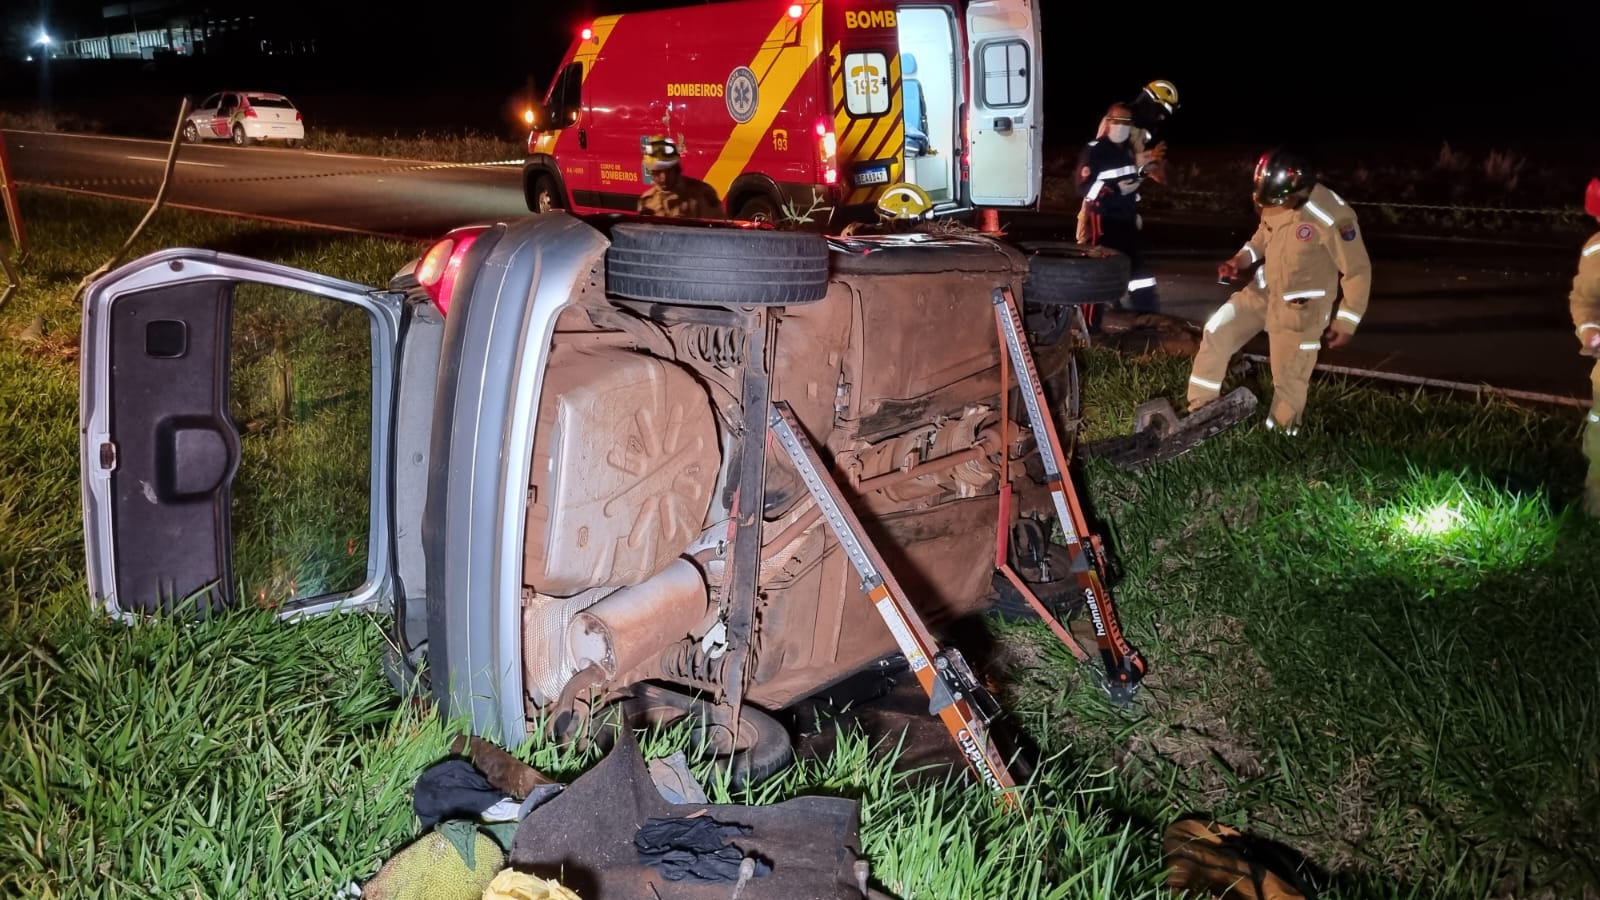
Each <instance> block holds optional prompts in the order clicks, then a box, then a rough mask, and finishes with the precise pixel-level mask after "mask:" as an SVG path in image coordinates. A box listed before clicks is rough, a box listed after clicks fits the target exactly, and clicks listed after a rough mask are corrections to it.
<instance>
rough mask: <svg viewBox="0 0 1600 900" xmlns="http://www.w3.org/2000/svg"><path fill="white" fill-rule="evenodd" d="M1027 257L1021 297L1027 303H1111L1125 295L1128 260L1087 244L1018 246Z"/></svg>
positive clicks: (1044, 242) (1126, 290)
mask: <svg viewBox="0 0 1600 900" xmlns="http://www.w3.org/2000/svg"><path fill="white" fill-rule="evenodd" d="M1018 246H1019V247H1020V248H1021V249H1022V252H1023V253H1025V254H1027V257H1028V278H1027V280H1026V281H1025V282H1023V285H1022V297H1023V299H1024V300H1025V301H1027V302H1029V303H1041V304H1085V303H1115V302H1116V301H1118V300H1120V299H1122V298H1123V297H1124V296H1126V295H1127V293H1128V278H1129V274H1130V272H1131V267H1130V263H1129V260H1128V257H1127V256H1126V255H1124V254H1122V253H1118V252H1117V251H1115V250H1111V249H1108V248H1105V247H1096V246H1092V245H1089V244H1072V243H1066V242H1062V241H1035V242H1023V243H1021V244H1018Z"/></svg>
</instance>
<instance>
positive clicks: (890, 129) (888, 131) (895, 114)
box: [839, 55, 906, 204]
mask: <svg viewBox="0 0 1600 900" xmlns="http://www.w3.org/2000/svg"><path fill="white" fill-rule="evenodd" d="M888 83H889V84H890V85H892V86H894V87H895V88H896V90H895V91H894V92H892V93H891V94H890V95H889V98H890V99H889V111H888V112H885V113H884V114H883V115H881V116H879V117H878V118H877V119H876V120H874V121H873V123H872V127H871V128H869V129H868V130H867V131H866V132H865V133H864V134H862V135H861V137H860V138H858V139H856V140H852V141H851V144H852V145H853V146H852V147H851V148H850V151H849V153H848V154H847V153H845V151H844V150H843V149H842V148H841V149H840V152H839V160H840V162H841V163H842V162H843V161H844V160H846V159H851V160H860V161H862V162H866V161H868V160H869V159H872V158H873V156H871V154H878V153H883V154H893V156H894V162H893V163H891V164H890V166H889V182H888V184H874V185H869V186H867V187H864V188H856V189H855V190H853V191H851V192H850V195H849V196H848V197H847V198H845V202H846V203H850V204H856V203H871V202H874V201H876V200H877V198H878V196H879V195H880V194H882V193H883V192H884V191H886V190H888V189H889V188H890V187H893V186H894V185H895V184H897V183H899V182H900V181H901V180H902V179H903V178H904V176H905V165H904V158H905V143H906V120H905V115H904V112H903V111H904V109H905V106H904V104H903V103H902V99H903V96H904V91H903V90H902V89H900V85H901V82H900V57H899V55H896V56H895V57H894V58H893V59H891V60H889V82H888ZM841 168H843V167H842V166H841ZM840 175H841V177H843V172H841V173H840Z"/></svg>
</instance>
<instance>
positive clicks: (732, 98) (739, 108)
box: [722, 66, 759, 125]
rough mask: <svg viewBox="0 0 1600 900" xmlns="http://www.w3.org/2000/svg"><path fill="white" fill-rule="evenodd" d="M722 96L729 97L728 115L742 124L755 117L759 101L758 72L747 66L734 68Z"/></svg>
mask: <svg viewBox="0 0 1600 900" xmlns="http://www.w3.org/2000/svg"><path fill="white" fill-rule="evenodd" d="M722 96H723V97H725V98H726V99H727V104H728V115H730V116H732V117H733V120H734V121H735V122H738V123H739V124H740V125H743V124H744V123H746V122H748V121H750V120H751V119H753V118H755V114H756V106H757V105H758V103H759V100H758V94H757V85H756V73H754V72H752V71H750V69H749V68H747V67H745V66H740V67H739V68H737V69H734V70H733V72H732V73H731V74H729V75H728V83H727V84H726V85H724V89H723V93H722Z"/></svg>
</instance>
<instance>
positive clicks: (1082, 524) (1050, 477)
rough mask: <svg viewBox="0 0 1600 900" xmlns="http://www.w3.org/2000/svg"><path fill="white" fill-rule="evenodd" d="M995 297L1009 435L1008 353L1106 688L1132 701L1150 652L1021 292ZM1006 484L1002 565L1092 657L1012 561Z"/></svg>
mask: <svg viewBox="0 0 1600 900" xmlns="http://www.w3.org/2000/svg"><path fill="white" fill-rule="evenodd" d="M992 296H993V299H994V315H995V325H996V327H997V328H998V329H999V332H1000V342H1001V343H1002V344H1004V345H1005V352H1004V353H1003V354H1002V355H1001V363H1000V398H1001V415H1000V427H1001V429H1002V434H1003V433H1004V430H1005V429H1007V428H1009V427H1010V414H1009V410H1007V409H1006V397H1007V395H1008V394H1009V393H1010V378H1009V376H1008V375H1007V373H1006V359H1007V357H1009V359H1010V362H1011V368H1013V369H1015V370H1016V373H1017V384H1018V387H1019V388H1020V393H1021V394H1022V404H1023V406H1024V407H1025V408H1026V409H1027V411H1028V422H1029V424H1030V425H1031V427H1032V429H1033V439H1034V442H1035V443H1036V444H1037V445H1038V448H1039V461H1040V462H1041V463H1042V464H1043V466H1044V475H1045V483H1046V486H1047V487H1048V488H1049V489H1050V499H1051V500H1052V501H1053V502H1054V504H1055V509H1056V516H1057V517H1058V519H1059V520H1060V523H1061V532H1062V535H1063V536H1064V538H1065V539H1066V542H1067V550H1068V552H1069V555H1070V558H1071V561H1072V562H1071V568H1070V574H1071V576H1072V577H1073V578H1074V579H1075V580H1076V581H1077V584H1078V590H1079V592H1081V593H1082V595H1083V599H1084V603H1085V605H1086V606H1087V607H1088V609H1089V616H1090V618H1092V619H1093V621H1094V632H1095V642H1096V644H1097V645H1098V646H1099V648H1100V659H1101V661H1102V662H1103V663H1104V664H1105V679H1106V680H1105V688H1106V691H1107V693H1109V694H1110V695H1111V698H1112V700H1114V701H1116V702H1117V703H1120V704H1126V703H1128V702H1130V701H1131V700H1132V699H1133V696H1134V693H1135V692H1136V691H1137V690H1138V689H1139V683H1140V681H1141V680H1142V679H1143V678H1144V674H1145V661H1144V657H1143V656H1141V655H1140V654H1139V651H1138V650H1135V649H1134V648H1133V646H1132V645H1130V644H1129V643H1128V641H1127V639H1126V638H1125V637H1123V635H1122V625H1121V622H1120V621H1119V620H1118V617H1117V610H1116V605H1115V603H1114V602H1113V601H1112V599H1111V591H1110V590H1109V589H1107V588H1106V585H1105V583H1106V580H1107V578H1106V569H1105V548H1104V546H1103V545H1102V544H1101V541H1100V537H1099V535H1096V534H1093V533H1092V532H1091V531H1090V530H1089V524H1088V519H1087V517H1086V516H1085V515H1084V513H1083V505H1082V503H1081V502H1079V499H1078V492H1077V489H1076V488H1075V487H1074V486H1073V484H1072V480H1071V477H1070V475H1069V473H1068V471H1067V463H1066V456H1065V454H1064V452H1063V450H1062V446H1061V439H1060V432H1058V431H1057V430H1056V426H1055V419H1054V416H1052V415H1051V412H1050V405H1049V404H1048V403H1047V402H1046V401H1045V397H1044V392H1043V390H1042V389H1041V387H1040V383H1039V371H1038V369H1037V368H1036V367H1035V366H1034V362H1033V351H1032V349H1031V348H1030V347H1029V346H1028V339H1027V336H1026V335H1025V334H1024V333H1023V330H1022V315H1021V314H1020V313H1019V312H1018V309H1017V301H1016V298H1015V297H1013V296H1012V294H1011V289H1010V288H1005V287H1001V288H995V290H994V293H993V295H992ZM1001 446H1002V447H1006V448H1007V449H1006V450H1005V451H1004V454H1003V456H1004V458H1005V459H1006V462H1007V466H1009V454H1010V450H1009V440H1008V439H1006V438H1005V437H1002V440H1001ZM1000 484H1001V486H1000V492H1001V495H1000V509H1001V516H1002V519H1001V522H1000V529H999V532H998V538H997V540H998V542H999V546H998V547H997V549H996V553H995V563H996V566H997V567H998V568H999V569H1000V572H1001V574H1002V575H1004V576H1005V577H1006V579H1007V580H1008V581H1010V582H1011V584H1012V585H1013V586H1014V587H1016V588H1017V590H1018V591H1019V592H1020V593H1021V594H1022V596H1023V597H1024V598H1025V599H1027V601H1028V602H1029V604H1030V605H1031V606H1032V607H1033V608H1034V610H1035V611H1036V612H1038V613H1039V615H1040V617H1041V618H1043V619H1044V620H1045V621H1046V622H1047V623H1050V625H1051V628H1052V630H1053V631H1055V633H1056V635H1057V636H1058V637H1060V638H1061V639H1062V640H1063V641H1064V642H1065V643H1066V644H1067V646H1068V647H1070V648H1071V649H1072V650H1073V653H1074V655H1075V656H1077V657H1078V658H1079V659H1080V660H1083V659H1086V656H1087V655H1086V654H1084V653H1083V650H1082V649H1081V648H1080V647H1078V645H1077V642H1076V641H1074V640H1073V639H1072V637H1071V635H1069V634H1068V633H1067V632H1066V631H1065V629H1063V628H1062V627H1061V625H1060V623H1059V622H1057V621H1056V619H1055V617H1054V616H1053V615H1052V614H1050V612H1049V611H1048V610H1046V609H1045V608H1044V605H1043V604H1041V603H1040V602H1039V600H1038V598H1037V597H1035V596H1034V595H1033V592H1032V591H1030V590H1029V589H1028V587H1027V586H1026V585H1025V584H1024V583H1023V581H1022V579H1021V578H1019V577H1018V576H1017V575H1016V573H1015V572H1014V571H1013V570H1012V569H1011V566H1010V565H1009V563H1008V562H1007V554H1006V546H1005V543H1006V535H1007V531H1008V529H1007V526H1006V521H1005V518H1008V517H1009V510H1010V499H1011V498H1010V495H1011V479H1010V477H1009V472H1007V471H1002V473H1001V479H1000Z"/></svg>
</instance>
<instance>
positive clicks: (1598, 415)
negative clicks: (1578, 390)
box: [1589, 409, 1600, 424]
mask: <svg viewBox="0 0 1600 900" xmlns="http://www.w3.org/2000/svg"><path fill="white" fill-rule="evenodd" d="M1589 421H1591V422H1595V423H1597V424H1600V412H1595V411H1594V410H1592V409H1591V410H1589Z"/></svg>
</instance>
